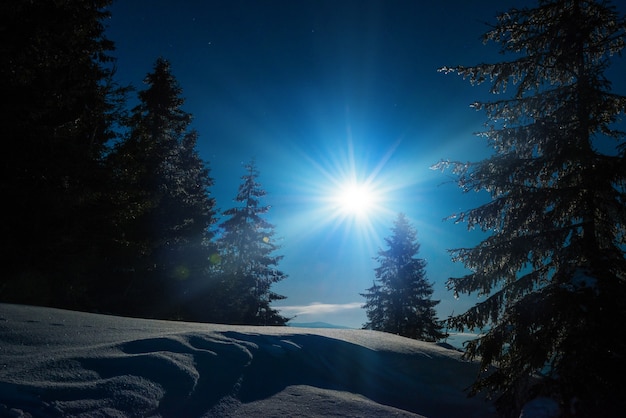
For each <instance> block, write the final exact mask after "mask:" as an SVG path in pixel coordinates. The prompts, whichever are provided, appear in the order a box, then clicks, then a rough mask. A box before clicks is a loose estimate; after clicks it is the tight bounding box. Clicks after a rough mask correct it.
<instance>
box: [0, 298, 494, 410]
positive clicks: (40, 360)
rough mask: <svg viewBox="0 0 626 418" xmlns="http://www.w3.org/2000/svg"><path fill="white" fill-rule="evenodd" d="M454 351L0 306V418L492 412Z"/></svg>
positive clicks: (392, 340) (392, 341) (382, 338)
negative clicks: (472, 389) (470, 389)
mask: <svg viewBox="0 0 626 418" xmlns="http://www.w3.org/2000/svg"><path fill="white" fill-rule="evenodd" d="M476 373H477V365H476V364H474V363H470V362H466V361H463V360H461V359H460V353H459V352H458V351H456V350H451V349H446V348H444V347H441V346H438V345H436V344H430V343H425V342H420V341H414V340H410V339H406V338H402V337H398V336H394V335H390V334H385V333H380V332H374V331H365V330H349V329H321V328H316V329H312V328H310V329H307V328H292V327H241V326H226V325H213V324H196V323H184V322H171V321H155V320H145V319H133V318H121V317H115V316H107V315H95V314H87V313H79V312H72V311H65V310H59V309H49V308H40V307H31V306H20V305H8V304H0V417H5V416H6V417H9V416H10V417H20V416H29V414H30V415H31V416H34V417H67V416H79V417H150V416H154V417H204V416H206V417H210V416H215V417H234V416H242V417H286V416H291V417H297V416H301V417H332V416H335V417H339V416H340V417H367V416H376V417H387V416H398V417H402V416H404V417H415V416H427V417H446V418H450V417H481V418H482V417H490V416H494V413H493V408H492V407H491V405H490V404H489V403H487V402H485V401H484V400H482V399H479V398H468V397H467V396H466V393H465V392H464V391H463V389H464V388H466V387H467V386H468V385H469V384H470V383H471V382H472V381H473V379H474V378H475V376H476Z"/></svg>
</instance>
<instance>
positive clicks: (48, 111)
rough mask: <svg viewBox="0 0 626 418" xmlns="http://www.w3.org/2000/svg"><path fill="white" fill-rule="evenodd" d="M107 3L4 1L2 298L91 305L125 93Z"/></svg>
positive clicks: (0, 28) (0, 57) (0, 19)
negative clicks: (116, 69) (108, 167)
mask: <svg viewBox="0 0 626 418" xmlns="http://www.w3.org/2000/svg"><path fill="white" fill-rule="evenodd" d="M109 4H110V1H109V0H94V1H89V2H85V1H81V0H68V1H63V2H58V1H37V2H33V1H25V0H16V1H9V2H2V5H1V6H0V44H1V45H2V54H0V91H1V92H2V105H0V106H1V108H0V118H2V119H1V122H0V123H1V124H2V126H3V139H4V141H5V142H6V143H7V144H10V146H7V147H5V148H4V150H3V152H2V154H1V156H0V159H1V160H2V162H1V163H0V167H1V168H0V170H2V171H1V176H2V178H3V181H2V183H1V185H0V195H2V200H3V203H4V204H3V217H4V219H6V220H10V221H8V222H2V227H1V230H0V237H1V238H0V239H1V240H2V245H1V248H0V253H1V254H2V265H3V268H4V270H3V274H2V277H1V278H0V297H2V298H3V299H5V300H12V301H15V302H22V303H38V304H46V305H55V306H66V307H73V308H84V307H86V306H89V301H88V299H87V296H86V293H87V288H88V287H89V286H90V285H91V280H92V277H93V276H92V275H91V273H92V272H93V271H94V270H97V268H98V266H99V265H100V260H101V258H102V251H103V248H102V246H101V245H100V244H101V242H103V241H104V237H105V236H106V235H107V234H108V230H107V226H106V222H105V221H104V220H105V219H106V216H107V214H106V204H105V202H106V196H105V195H104V192H103V191H104V190H105V184H106V182H107V173H106V172H105V170H104V167H103V157H104V155H105V154H106V151H107V143H108V141H110V140H111V139H112V138H113V136H114V133H113V130H112V126H113V123H114V121H115V118H116V117H117V113H116V112H117V111H118V110H119V108H118V105H119V104H120V103H121V101H123V98H124V89H120V88H118V87H117V86H116V85H115V83H114V82H113V81H112V76H113V70H112V65H111V64H112V61H113V60H112V58H111V57H110V56H109V55H108V54H109V53H110V52H111V51H112V50H113V43H112V42H111V41H109V40H108V39H106V38H105V37H104V34H103V33H104V26H103V24H102V21H103V20H104V19H105V18H107V17H108V12H106V7H107V6H108V5H109Z"/></svg>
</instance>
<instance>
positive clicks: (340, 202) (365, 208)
mask: <svg viewBox="0 0 626 418" xmlns="http://www.w3.org/2000/svg"><path fill="white" fill-rule="evenodd" d="M334 200H335V202H336V204H337V207H338V208H339V210H340V211H341V212H343V213H344V214H346V215H361V216H362V215H367V213H368V212H369V211H370V210H372V209H373V207H374V205H375V202H376V197H375V193H374V191H373V190H372V189H371V188H370V187H368V185H367V184H356V183H350V184H346V185H344V186H341V187H340V188H339V190H338V191H337V194H336V196H335V199H334Z"/></svg>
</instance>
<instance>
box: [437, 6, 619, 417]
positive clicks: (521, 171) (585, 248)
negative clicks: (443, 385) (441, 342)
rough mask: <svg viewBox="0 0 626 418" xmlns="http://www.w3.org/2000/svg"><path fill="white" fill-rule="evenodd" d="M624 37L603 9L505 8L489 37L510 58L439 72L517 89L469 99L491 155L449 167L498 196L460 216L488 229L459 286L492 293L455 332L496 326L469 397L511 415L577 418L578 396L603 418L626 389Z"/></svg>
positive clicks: (475, 345) (461, 257) (461, 255)
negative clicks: (553, 411) (619, 327)
mask: <svg viewBox="0 0 626 418" xmlns="http://www.w3.org/2000/svg"><path fill="white" fill-rule="evenodd" d="M625 31H626V24H625V21H624V18H620V17H619V16H618V14H617V12H616V10H615V8H614V7H611V6H609V5H608V4H607V3H606V2H596V1H583V0H551V1H547V0H544V1H540V2H539V6H538V7H535V8H530V9H527V8H524V9H512V10H510V11H508V12H506V13H502V14H500V15H499V16H498V19H497V23H496V24H495V25H494V26H493V27H492V28H491V29H490V30H489V31H488V32H487V33H486V34H485V35H484V41H485V42H487V41H494V42H497V43H500V44H501V48H502V49H501V52H502V53H503V54H511V56H512V59H511V60H510V61H506V62H500V63H495V64H480V65H476V66H473V67H463V66H459V67H454V68H443V69H442V70H443V71H445V72H451V71H452V72H456V73H458V74H460V75H462V76H463V77H467V78H469V80H470V81H471V82H472V83H478V84H479V83H482V82H484V81H487V80H488V81H490V82H491V83H492V87H491V92H492V93H494V94H497V93H501V94H503V93H505V92H506V91H507V90H508V89H509V88H510V87H511V86H513V87H514V88H515V89H514V91H513V94H512V95H511V96H510V97H507V98H505V97H502V98H499V99H497V100H494V101H492V102H486V103H475V104H474V105H473V107H475V108H476V109H479V110H483V111H485V112H486V115H487V118H488V123H487V128H488V129H487V130H486V131H485V132H482V133H481V134H480V135H481V136H483V137H485V138H486V139H487V140H488V141H489V143H490V144H491V145H492V146H493V148H494V152H495V154H494V155H493V156H492V157H490V158H487V159H486V160H484V161H481V162H478V163H461V162H456V163H452V162H442V163H440V164H439V166H440V167H442V168H445V167H452V169H453V170H454V172H455V173H456V174H458V176H459V177H458V184H459V186H460V187H461V188H462V189H463V190H464V191H470V190H476V191H479V190H485V191H487V192H488V193H490V194H491V198H492V199H491V201H490V202H488V203H486V204H484V205H482V206H480V207H478V208H475V209H471V210H467V211H464V212H462V213H460V214H458V215H457V219H458V221H459V222H461V221H464V222H467V224H468V227H469V228H474V227H480V228H481V229H482V230H484V231H490V232H491V234H490V236H489V237H488V238H486V239H484V240H483V241H482V242H480V243H479V244H478V245H476V246H475V247H473V248H461V249H456V250H453V251H452V255H453V259H454V260H456V261H461V262H463V263H464V264H465V265H466V266H467V267H468V268H469V269H470V270H471V272H470V273H469V274H467V275H465V276H463V277H459V278H451V279H449V281H448V286H449V288H450V289H451V290H453V291H454V292H455V294H459V293H468V294H469V293H472V292H476V293H477V294H478V295H481V296H484V297H485V299H484V300H482V301H481V302H479V303H477V304H476V305H475V306H474V307H472V308H471V309H469V310H468V311H467V312H465V313H463V314H461V315H458V316H456V317H454V318H452V319H451V325H452V326H454V327H456V328H458V329H463V328H465V327H468V328H475V327H480V328H482V327H485V329H487V330H488V331H487V332H486V334H485V335H484V336H483V337H481V338H479V339H477V340H475V341H472V342H470V343H468V345H467V352H466V355H467V357H468V358H480V361H481V363H482V368H481V369H482V373H481V375H480V376H479V378H478V379H477V381H476V382H475V384H474V385H473V387H472V393H476V392H478V391H486V392H487V393H491V394H497V395H498V396H499V401H498V404H499V405H500V406H501V407H502V409H503V411H505V410H507V409H508V410H509V412H511V410H512V412H511V414H512V415H515V416H517V415H516V414H517V413H518V412H519V408H520V407H521V405H522V404H523V403H524V402H525V401H527V400H528V399H529V398H532V397H534V396H539V395H542V394H543V395H551V396H558V397H559V398H560V400H561V402H562V404H563V408H564V411H568V412H567V413H571V411H570V409H569V408H570V405H572V404H573V403H575V402H576V403H577V408H578V412H577V414H578V415H576V416H579V415H582V416H585V413H587V414H589V415H593V416H600V415H603V413H605V412H606V411H604V412H602V408H603V405H607V404H608V403H609V402H610V401H611V400H612V399H623V394H624V393H626V387H625V385H624V383H623V379H621V378H618V379H615V378H614V377H613V376H617V375H614V373H615V372H616V371H620V373H621V372H623V371H624V370H625V359H626V345H625V343H624V342H623V339H622V338H621V336H620V335H619V333H618V332H615V329H614V324H620V323H623V322H624V321H626V304H625V303H624V300H625V298H626V279H625V278H626V261H625V258H624V248H625V247H624V244H626V206H625V199H626V195H625V193H624V192H625V189H624V186H625V180H626V178H625V177H626V170H625V168H626V166H625V164H624V158H625V152H626V144H625V143H624V133H623V132H620V131H619V130H617V129H615V122H616V121H618V118H619V117H620V116H621V115H623V112H624V111H625V109H626V97H624V96H620V95H617V94H614V93H612V92H611V83H610V82H609V81H608V80H607V79H606V78H605V76H604V72H605V70H606V69H607V68H608V66H609V64H610V57H611V55H613V54H617V53H619V52H620V51H621V50H622V49H623V48H624V46H625V44H626V40H625ZM490 366H495V367H493V368H492V367H490ZM618 374H619V373H618ZM585 408H587V410H586V412H585ZM516 409H517V411H516ZM594 410H595V412H590V411H594ZM603 416H604V415H603Z"/></svg>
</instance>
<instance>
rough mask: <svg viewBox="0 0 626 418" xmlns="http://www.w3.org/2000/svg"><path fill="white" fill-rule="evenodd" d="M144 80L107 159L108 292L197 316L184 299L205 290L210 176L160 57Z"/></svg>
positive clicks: (147, 309)
mask: <svg viewBox="0 0 626 418" xmlns="http://www.w3.org/2000/svg"><path fill="white" fill-rule="evenodd" d="M145 83H146V84H147V86H148V87H147V88H146V89H145V90H143V91H140V92H139V100H140V103H139V105H138V106H136V107H135V108H134V109H133V110H132V116H131V118H130V120H129V124H128V125H129V135H128V137H127V138H125V139H124V140H123V141H121V142H120V143H118V144H117V145H116V147H115V149H114V152H113V153H112V154H111V156H110V158H109V164H110V167H111V169H112V170H113V171H114V172H115V173H116V182H117V183H116V185H117V188H118V196H117V198H116V203H117V204H118V211H117V216H116V221H115V222H116V231H117V233H118V247H117V249H118V254H117V256H116V259H115V263H114V264H115V267H116V268H117V269H118V271H117V277H119V278H120V281H119V282H118V283H115V284H114V285H113V283H112V285H113V287H111V288H110V289H109V290H108V292H107V293H109V294H110V295H111V296H112V297H113V299H115V295H117V296H118V299H119V297H121V300H120V301H119V302H120V303H122V304H123V305H124V307H123V308H121V309H122V310H124V311H128V312H129V313H134V314H143V315H150V316H161V317H172V316H173V317H180V318H184V319H196V318H189V310H188V309H187V307H186V306H185V302H188V301H189V300H190V299H195V298H197V297H199V295H197V294H190V292H192V293H193V292H195V291H202V289H203V286H202V282H203V281H206V280H207V274H208V270H209V267H210V266H209V258H210V255H211V252H212V251H213V250H212V246H213V244H212V243H211V239H212V236H213V232H212V231H211V229H210V227H211V225H212V224H213V223H214V222H215V210H214V206H215V201H214V199H213V198H212V197H211V196H210V191H209V189H210V187H211V186H212V185H213V179H212V178H211V177H210V175H209V169H208V167H207V165H206V163H205V162H204V161H202V160H201V159H200V157H199V155H198V153H197V150H196V142H197V133H196V132H195V131H194V130H192V129H190V124H191V120H192V115H191V114H190V113H187V112H186V111H184V110H183V109H182V105H183V103H184V99H183V98H182V97H181V94H182V89H181V88H180V86H179V85H178V82H177V80H176V79H175V77H174V76H173V74H172V72H171V68H170V64H169V62H168V61H167V60H165V59H162V58H159V59H158V60H157V61H156V63H155V65H154V70H153V72H152V73H149V74H148V75H147V76H146V79H145ZM199 282H200V283H199ZM193 289H195V290H193ZM139 301H141V303H140V304H137V302H139ZM137 309H139V311H138V310H137Z"/></svg>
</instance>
